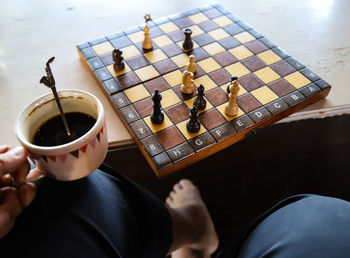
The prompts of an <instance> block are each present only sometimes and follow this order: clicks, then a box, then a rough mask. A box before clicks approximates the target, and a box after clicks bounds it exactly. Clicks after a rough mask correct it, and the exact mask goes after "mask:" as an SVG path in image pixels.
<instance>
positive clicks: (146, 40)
mask: <svg viewBox="0 0 350 258" xmlns="http://www.w3.org/2000/svg"><path fill="white" fill-rule="evenodd" d="M144 32H145V38H144V40H143V41H142V48H143V49H144V50H151V49H152V48H153V43H152V40H151V38H150V36H149V28H148V26H147V24H146V25H145V28H144Z"/></svg>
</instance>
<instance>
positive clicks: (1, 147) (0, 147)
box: [0, 145, 10, 153]
mask: <svg viewBox="0 0 350 258" xmlns="http://www.w3.org/2000/svg"><path fill="white" fill-rule="evenodd" d="M8 149H10V146H8V145H0V153H4V152H6V151H7V150H8Z"/></svg>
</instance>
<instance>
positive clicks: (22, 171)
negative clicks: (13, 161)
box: [11, 160, 30, 187]
mask: <svg viewBox="0 0 350 258" xmlns="http://www.w3.org/2000/svg"><path fill="white" fill-rule="evenodd" d="M29 169H30V164H29V162H28V160H26V161H25V162H24V163H23V164H22V165H21V166H20V167H19V168H18V169H17V170H16V171H14V172H13V173H12V174H11V175H12V177H13V185H14V186H15V187H19V186H20V185H21V184H23V183H24V182H25V180H26V178H27V175H28V172H29Z"/></svg>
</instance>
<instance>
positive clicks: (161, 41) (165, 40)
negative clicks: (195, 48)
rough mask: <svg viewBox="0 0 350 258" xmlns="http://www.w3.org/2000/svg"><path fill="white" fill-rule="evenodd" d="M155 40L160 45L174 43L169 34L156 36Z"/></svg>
mask: <svg viewBox="0 0 350 258" xmlns="http://www.w3.org/2000/svg"><path fill="white" fill-rule="evenodd" d="M153 42H154V43H156V44H157V46H158V47H164V46H167V45H170V44H172V43H173V41H172V40H171V39H170V38H169V37H168V36H167V35H163V36H160V37H156V38H154V39H153Z"/></svg>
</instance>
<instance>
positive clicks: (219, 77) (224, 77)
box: [209, 69, 231, 85]
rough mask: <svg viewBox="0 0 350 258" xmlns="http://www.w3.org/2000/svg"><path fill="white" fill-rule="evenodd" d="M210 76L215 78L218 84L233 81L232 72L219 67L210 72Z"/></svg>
mask: <svg viewBox="0 0 350 258" xmlns="http://www.w3.org/2000/svg"><path fill="white" fill-rule="evenodd" d="M209 76H210V78H212V79H213V80H214V82H215V83H216V84H217V85H223V84H226V83H228V82H229V81H231V74H229V73H228V72H227V71H226V70H225V69H219V70H216V71H215V72H212V73H210V74H209Z"/></svg>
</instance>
